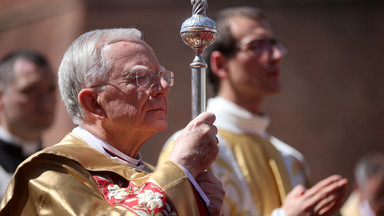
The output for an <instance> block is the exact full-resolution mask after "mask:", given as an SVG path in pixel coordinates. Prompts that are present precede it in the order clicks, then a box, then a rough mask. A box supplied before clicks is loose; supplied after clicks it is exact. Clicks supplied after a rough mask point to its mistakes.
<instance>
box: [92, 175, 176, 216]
mask: <svg viewBox="0 0 384 216" xmlns="http://www.w3.org/2000/svg"><path fill="white" fill-rule="evenodd" d="M93 178H94V179H95V181H96V183H97V185H98V187H99V190H100V192H101V193H102V194H103V196H104V199H105V200H106V201H107V202H108V203H109V204H110V205H120V206H124V207H126V208H128V209H130V210H131V211H133V212H135V213H136V214H137V215H140V216H147V215H151V216H163V215H164V216H165V215H177V213H176V209H175V207H174V206H173V204H172V202H171V201H170V200H169V199H168V198H167V196H166V194H165V193H164V191H163V190H162V189H161V188H159V187H158V186H157V185H155V184H153V183H151V182H147V183H145V184H144V185H143V186H141V187H137V186H136V185H135V184H133V183H131V182H129V185H128V186H127V187H120V186H118V185H116V184H113V183H111V182H110V181H109V180H108V179H105V178H103V177H100V176H93Z"/></svg>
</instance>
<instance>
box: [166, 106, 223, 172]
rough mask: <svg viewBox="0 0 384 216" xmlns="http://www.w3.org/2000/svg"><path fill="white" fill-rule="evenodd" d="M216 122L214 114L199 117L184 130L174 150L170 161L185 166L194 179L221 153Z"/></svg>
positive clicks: (204, 114) (205, 113) (206, 113)
mask: <svg viewBox="0 0 384 216" xmlns="http://www.w3.org/2000/svg"><path fill="white" fill-rule="evenodd" d="M215 120H216V117H215V115H214V114H212V113H208V112H204V113H202V114H200V115H198V116H197V117H196V118H195V119H193V120H192V121H191V122H190V123H189V124H188V125H187V127H185V128H184V130H183V131H182V132H181V134H180V135H179V137H178V138H177V140H176V142H175V146H174V147H173V149H172V152H171V155H170V158H169V159H170V160H173V161H175V162H176V163H178V164H179V165H181V166H183V167H184V168H185V169H186V170H188V172H189V173H191V175H192V176H193V177H194V178H196V177H197V176H198V175H199V174H200V173H202V172H203V171H204V170H206V169H208V167H209V166H210V165H211V164H212V163H213V162H214V161H215V160H216V157H217V155H218V153H219V147H218V145H217V138H216V134H217V128H216V127H215V126H214V125H213V122H214V121H215Z"/></svg>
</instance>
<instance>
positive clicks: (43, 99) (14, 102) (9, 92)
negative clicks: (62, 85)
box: [0, 58, 56, 140]
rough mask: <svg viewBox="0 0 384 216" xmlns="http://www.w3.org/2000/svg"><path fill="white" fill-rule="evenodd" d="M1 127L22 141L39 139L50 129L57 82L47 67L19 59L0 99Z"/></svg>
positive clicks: (54, 106)
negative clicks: (11, 78) (10, 80)
mask: <svg viewBox="0 0 384 216" xmlns="http://www.w3.org/2000/svg"><path fill="white" fill-rule="evenodd" d="M0 103H1V104H0V107H1V124H2V126H3V127H4V128H5V129H7V130H8V131H9V132H11V133H12V134H14V135H16V136H19V137H21V138H23V139H27V140H28V139H31V140H32V139H38V138H39V137H40V135H41V133H42V131H43V130H45V129H47V128H48V127H49V126H51V124H52V122H53V119H54V112H55V108H56V80H55V77H54V75H53V74H52V72H51V70H50V68H48V67H39V66H36V65H35V64H34V63H32V62H30V61H29V60H26V59H24V58H20V59H18V60H16V62H15V64H14V80H13V82H12V83H10V84H9V85H8V87H7V88H6V90H5V91H4V92H2V94H1V97H0Z"/></svg>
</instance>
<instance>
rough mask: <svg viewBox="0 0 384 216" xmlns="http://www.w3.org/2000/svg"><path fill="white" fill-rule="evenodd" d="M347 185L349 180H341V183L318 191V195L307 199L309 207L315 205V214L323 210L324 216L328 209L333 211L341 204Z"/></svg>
mask: <svg viewBox="0 0 384 216" xmlns="http://www.w3.org/2000/svg"><path fill="white" fill-rule="evenodd" d="M346 184H347V180H346V179H341V180H340V181H337V182H333V183H332V184H330V185H327V186H326V187H324V188H322V190H320V191H318V193H316V194H314V195H313V196H311V197H310V198H309V199H307V202H308V205H312V204H313V205H314V209H313V210H314V211H315V212H319V211H320V210H321V211H322V212H323V214H324V213H325V212H327V211H328V210H327V209H330V210H331V209H333V206H334V205H335V204H337V203H339V202H341V200H342V199H343V197H344V194H345V187H346Z"/></svg>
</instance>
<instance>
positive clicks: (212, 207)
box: [196, 171, 225, 216]
mask: <svg viewBox="0 0 384 216" xmlns="http://www.w3.org/2000/svg"><path fill="white" fill-rule="evenodd" d="M196 182H197V183H198V184H199V186H200V188H201V189H202V190H203V191H204V193H205V195H207V197H208V199H209V200H210V204H209V206H208V210H209V214H210V215H211V216H216V215H217V216H220V215H221V207H222V206H223V201H224V196H225V191H224V188H223V186H222V184H221V182H220V181H219V180H218V179H217V178H216V177H215V176H214V175H213V174H212V173H210V172H207V171H205V172H203V173H201V174H200V175H198V176H197V177H196Z"/></svg>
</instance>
